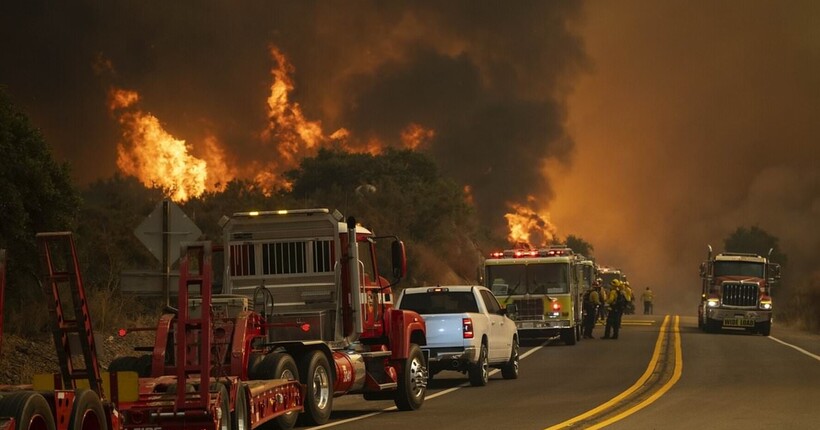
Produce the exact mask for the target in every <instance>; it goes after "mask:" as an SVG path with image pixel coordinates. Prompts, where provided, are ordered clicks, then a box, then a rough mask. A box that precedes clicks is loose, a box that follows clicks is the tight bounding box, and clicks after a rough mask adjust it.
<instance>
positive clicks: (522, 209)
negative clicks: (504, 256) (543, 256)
mask: <svg viewBox="0 0 820 430" xmlns="http://www.w3.org/2000/svg"><path fill="white" fill-rule="evenodd" d="M527 201H528V203H529V205H527V206H525V205H522V204H518V203H509V206H510V209H511V210H512V212H510V213H507V214H506V215H504V218H506V219H507V226H508V227H509V230H510V231H509V234H508V235H507V240H508V241H509V242H510V243H511V244H519V243H525V244H531V245H535V246H545V245H547V244H549V243H550V242H552V241H553V239H554V238H555V235H556V232H557V229H556V228H555V226H554V225H553V224H552V223H551V222H550V221H549V214H541V213H538V212H536V211H535V210H533V209H532V208H531V206H533V205H534V203H535V198H534V197H533V196H528V198H527Z"/></svg>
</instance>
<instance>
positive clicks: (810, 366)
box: [324, 316, 820, 430]
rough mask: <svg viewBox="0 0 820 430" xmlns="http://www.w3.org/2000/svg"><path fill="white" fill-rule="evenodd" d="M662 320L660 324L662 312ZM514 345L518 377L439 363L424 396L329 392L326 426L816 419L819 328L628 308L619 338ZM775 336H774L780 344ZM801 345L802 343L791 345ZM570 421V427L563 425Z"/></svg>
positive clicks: (788, 422)
mask: <svg viewBox="0 0 820 430" xmlns="http://www.w3.org/2000/svg"><path fill="white" fill-rule="evenodd" d="M664 321H665V322H664ZM602 332H603V329H602V327H598V328H597V329H596V336H598V337H599V339H594V340H584V341H582V342H580V343H578V344H577V345H575V346H565V345H563V344H561V343H559V342H548V343H546V344H539V343H535V344H530V345H526V346H524V347H522V351H521V352H522V356H523V359H522V361H521V377H520V379H518V380H504V379H502V378H501V375H500V374H497V373H496V374H495V375H493V376H492V377H491V380H490V383H489V384H488V385H487V386H486V387H480V388H475V387H470V386H469V384H468V383H467V379H466V377H465V376H462V375H461V374H458V373H454V372H442V373H440V374H438V375H436V378H435V379H434V380H432V381H431V383H430V388H429V391H428V398H427V400H426V402H425V404H424V406H423V407H422V408H421V409H420V410H418V411H415V412H398V411H396V410H395V409H394V408H391V406H392V402H366V401H364V400H362V399H361V396H344V397H340V398H336V399H335V407H334V412H333V414H332V416H331V422H330V423H329V424H328V425H326V426H324V427H325V428H330V427H332V428H335V429H380V430H383V429H385V428H391V429H411V428H412V429H450V428H473V429H544V428H550V427H556V428H562V427H567V428H601V427H607V428H616V429H617V428H623V429H654V428H663V429H666V428H672V429H678V428H679V429H689V428H695V427H701V428H710V429H711V428H727V429H729V428H731V429H736V428H744V429H757V428H805V429H811V428H818V427H820V418H819V417H818V415H817V411H815V410H814V404H815V403H817V401H818V400H820V336H817V335H809V334H805V333H800V332H796V331H791V330H786V329H784V328H781V327H775V328H774V329H773V331H772V337H771V338H766V337H763V336H755V335H748V334H746V333H742V332H725V333H722V334H705V333H703V332H701V331H700V330H698V329H697V326H696V321H695V319H694V318H692V317H681V318H675V317H674V316H671V317H669V318H667V319H665V318H664V317H663V316H655V317H644V316H628V317H627V318H625V321H624V327H623V329H622V332H621V336H620V339H618V340H603V339H600V335H601V334H602ZM778 340H779V341H782V342H783V343H781V342H778ZM796 348H799V349H801V350H802V351H801V350H798V349H796ZM568 426H569V427H568Z"/></svg>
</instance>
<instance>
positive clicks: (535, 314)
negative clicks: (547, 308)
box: [515, 298, 544, 320]
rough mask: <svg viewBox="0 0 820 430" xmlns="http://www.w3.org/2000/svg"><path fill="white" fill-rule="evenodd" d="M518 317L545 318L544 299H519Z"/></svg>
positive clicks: (517, 304) (516, 303)
mask: <svg viewBox="0 0 820 430" xmlns="http://www.w3.org/2000/svg"><path fill="white" fill-rule="evenodd" d="M515 305H516V306H517V307H518V319H539V320H540V319H544V300H543V299H540V298H538V299H517V300H516V301H515Z"/></svg>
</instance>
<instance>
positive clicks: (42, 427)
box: [0, 391, 57, 430]
mask: <svg viewBox="0 0 820 430" xmlns="http://www.w3.org/2000/svg"><path fill="white" fill-rule="evenodd" d="M0 416H2V417H12V418H14V421H15V425H16V427H15V428H16V430H56V428H57V426H56V424H55V423H54V416H53V415H52V414H51V408H50V407H49V406H48V402H47V401H46V399H45V398H44V397H43V396H42V395H41V394H40V393H36V392H33V391H18V392H14V393H4V394H2V395H0Z"/></svg>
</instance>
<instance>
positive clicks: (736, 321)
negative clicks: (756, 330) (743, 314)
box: [723, 318, 755, 327]
mask: <svg viewBox="0 0 820 430" xmlns="http://www.w3.org/2000/svg"><path fill="white" fill-rule="evenodd" d="M723 326H724V327H754V326H755V320H753V319H749V318H727V319H725V320H723Z"/></svg>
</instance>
